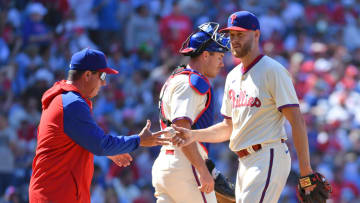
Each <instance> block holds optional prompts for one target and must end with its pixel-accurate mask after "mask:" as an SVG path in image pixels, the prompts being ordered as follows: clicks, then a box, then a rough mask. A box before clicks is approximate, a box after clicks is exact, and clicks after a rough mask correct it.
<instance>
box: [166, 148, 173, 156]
mask: <svg viewBox="0 0 360 203" xmlns="http://www.w3.org/2000/svg"><path fill="white" fill-rule="evenodd" d="M165 154H167V155H174V154H175V150H173V149H167V150H165Z"/></svg>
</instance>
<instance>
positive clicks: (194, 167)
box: [152, 22, 234, 203]
mask: <svg viewBox="0 0 360 203" xmlns="http://www.w3.org/2000/svg"><path fill="white" fill-rule="evenodd" d="M218 27H219V24H217V23H210V22H209V23H204V24H202V25H200V26H199V27H198V30H197V31H196V32H194V33H193V34H191V35H190V36H189V37H188V39H187V40H186V41H185V42H184V44H183V47H182V48H181V50H180V53H181V54H183V55H185V56H189V57H190V61H189V63H188V65H183V66H179V67H178V68H177V69H175V70H174V72H173V73H172V75H171V76H170V77H169V79H168V80H167V81H166V83H165V84H164V86H163V88H162V90H161V93H160V102H159V110H160V122H161V128H162V129H165V128H166V127H168V126H170V125H171V124H172V123H174V124H176V125H178V126H182V127H184V128H187V129H200V128H206V127H208V126H210V125H212V124H213V113H214V98H213V91H212V87H211V85H210V83H209V80H208V78H214V77H216V75H217V74H218V73H219V72H220V70H221V68H222V67H223V66H224V63H223V56H224V52H227V51H228V47H227V44H228V39H227V38H224V37H223V36H222V35H219V34H218V33H217V29H218ZM208 147H209V145H208V144H207V143H200V142H195V143H193V144H190V145H188V146H186V147H183V148H178V147H174V146H170V145H169V146H168V147H162V148H161V151H160V154H159V156H158V157H157V159H156V160H155V162H154V165H153V168H152V178H153V179H152V183H153V186H154V188H155V197H156V198H157V203H202V202H207V203H216V202H217V200H216V196H215V192H214V187H215V189H216V188H219V187H220V188H223V189H222V192H224V191H230V193H231V190H232V195H233V197H234V189H233V188H232V189H231V188H230V189H224V187H226V186H229V187H230V184H219V183H220V182H221V181H223V183H224V181H225V179H224V178H223V176H222V175H218V174H215V173H214V177H216V181H214V178H213V177H212V174H210V172H209V169H208V168H207V164H206V161H205V159H207V157H208V155H207V154H208V149H209V148H208ZM209 163H210V162H209ZM208 165H209V164H208ZM209 166H210V165H209ZM210 169H211V170H210V171H211V172H212V171H213V169H214V167H212V168H210ZM219 181H220V182H219ZM179 190H181V191H179ZM224 194H226V193H224Z"/></svg>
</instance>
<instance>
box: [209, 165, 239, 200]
mask: <svg viewBox="0 0 360 203" xmlns="http://www.w3.org/2000/svg"><path fill="white" fill-rule="evenodd" d="M206 166H207V168H208V169H209V171H210V174H211V175H212V176H213V178H214V180H215V193H216V196H221V199H224V200H223V201H221V202H235V186H234V184H233V183H231V182H230V181H229V180H228V179H227V178H225V176H224V175H223V174H221V173H220V171H218V170H217V169H216V168H215V164H214V162H213V161H211V160H210V159H206Z"/></svg>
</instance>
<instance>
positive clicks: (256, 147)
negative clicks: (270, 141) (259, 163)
mask: <svg viewBox="0 0 360 203" xmlns="http://www.w3.org/2000/svg"><path fill="white" fill-rule="evenodd" d="M280 141H281V143H284V142H285V140H284V139H281V140H280ZM251 148H252V149H253V150H254V151H255V152H257V151H259V150H260V149H261V148H262V146H261V144H255V145H253V146H251ZM235 153H236V154H237V155H238V156H239V158H243V157H245V156H247V155H249V154H251V152H249V151H248V150H247V149H242V150H240V151H237V152H235Z"/></svg>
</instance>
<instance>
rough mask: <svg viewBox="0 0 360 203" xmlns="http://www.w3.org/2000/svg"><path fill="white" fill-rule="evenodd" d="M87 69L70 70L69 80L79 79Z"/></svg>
mask: <svg viewBox="0 0 360 203" xmlns="http://www.w3.org/2000/svg"><path fill="white" fill-rule="evenodd" d="M85 71H86V70H69V72H68V76H67V80H69V81H77V80H79V79H80V77H81V76H82V75H83V74H84V73H85Z"/></svg>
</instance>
